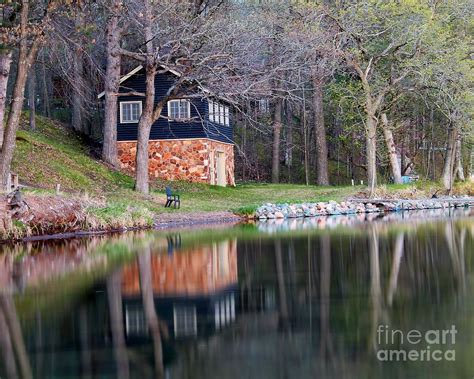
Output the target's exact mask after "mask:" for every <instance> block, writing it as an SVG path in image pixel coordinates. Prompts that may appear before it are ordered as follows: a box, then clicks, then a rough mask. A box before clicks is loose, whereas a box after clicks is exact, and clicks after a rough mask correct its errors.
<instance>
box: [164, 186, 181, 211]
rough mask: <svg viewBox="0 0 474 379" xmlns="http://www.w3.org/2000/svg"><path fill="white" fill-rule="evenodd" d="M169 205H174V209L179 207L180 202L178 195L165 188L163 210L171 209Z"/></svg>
mask: <svg viewBox="0 0 474 379" xmlns="http://www.w3.org/2000/svg"><path fill="white" fill-rule="evenodd" d="M171 204H174V207H175V208H180V207H181V200H180V199H179V195H178V194H175V193H173V191H171V188H170V187H166V204H165V208H169V207H171Z"/></svg>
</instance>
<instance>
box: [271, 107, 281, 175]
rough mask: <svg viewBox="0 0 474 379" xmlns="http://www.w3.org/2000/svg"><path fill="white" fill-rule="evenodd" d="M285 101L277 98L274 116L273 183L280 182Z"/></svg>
mask: <svg viewBox="0 0 474 379" xmlns="http://www.w3.org/2000/svg"><path fill="white" fill-rule="evenodd" d="M282 103H283V100H281V99H280V98H277V99H276V101H275V111H274V116H273V144H272V183H278V182H279V181H280V134H281V125H282V121H281V113H282V106H283V104H282Z"/></svg>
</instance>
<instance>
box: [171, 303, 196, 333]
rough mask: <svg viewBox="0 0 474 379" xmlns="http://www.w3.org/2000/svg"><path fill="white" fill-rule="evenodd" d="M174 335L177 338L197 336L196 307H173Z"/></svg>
mask: <svg viewBox="0 0 474 379" xmlns="http://www.w3.org/2000/svg"><path fill="white" fill-rule="evenodd" d="M173 319H174V335H175V336H176V337H186V336H194V335H196V334H197V318H196V307H195V306H177V305H174V306H173Z"/></svg>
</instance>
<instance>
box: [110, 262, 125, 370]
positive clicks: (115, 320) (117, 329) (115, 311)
mask: <svg viewBox="0 0 474 379" xmlns="http://www.w3.org/2000/svg"><path fill="white" fill-rule="evenodd" d="M106 286H107V300H108V306H109V316H110V331H111V334H112V343H113V349H114V357H115V362H116V364H117V378H119V379H127V378H128V377H129V364H128V355H127V346H126V342H125V332H124V328H123V325H124V320H123V313H122V270H121V269H120V270H117V271H115V272H113V273H112V274H111V275H110V276H109V277H108V278H107V283H106Z"/></svg>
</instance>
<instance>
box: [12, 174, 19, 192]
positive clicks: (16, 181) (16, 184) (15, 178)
mask: <svg viewBox="0 0 474 379" xmlns="http://www.w3.org/2000/svg"><path fill="white" fill-rule="evenodd" d="M12 178H13V189H14V190H15V189H17V188H18V187H19V186H20V184H19V177H18V174H12Z"/></svg>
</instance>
